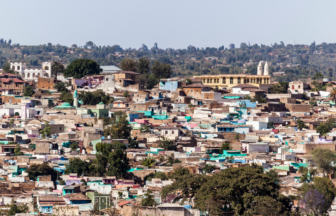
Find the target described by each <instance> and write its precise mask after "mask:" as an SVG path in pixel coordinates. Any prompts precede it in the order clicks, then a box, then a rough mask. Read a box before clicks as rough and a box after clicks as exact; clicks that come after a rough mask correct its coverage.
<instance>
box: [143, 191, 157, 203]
mask: <svg viewBox="0 0 336 216" xmlns="http://www.w3.org/2000/svg"><path fill="white" fill-rule="evenodd" d="M151 192H152V191H150V190H147V192H146V193H145V194H144V195H143V198H142V199H141V206H155V205H156V202H155V201H154V196H153V195H152V194H151Z"/></svg>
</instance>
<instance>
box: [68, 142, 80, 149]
mask: <svg viewBox="0 0 336 216" xmlns="http://www.w3.org/2000/svg"><path fill="white" fill-rule="evenodd" d="M70 148H71V151H76V150H77V149H78V148H79V145H78V143H77V142H73V143H72V144H71V145H70Z"/></svg>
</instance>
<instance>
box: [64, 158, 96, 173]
mask: <svg viewBox="0 0 336 216" xmlns="http://www.w3.org/2000/svg"><path fill="white" fill-rule="evenodd" d="M94 171H95V170H94V168H93V166H92V165H91V163H89V162H86V161H83V160H81V159H80V158H71V159H70V160H69V165H68V166H66V169H65V171H64V173H65V174H70V173H77V175H79V176H81V175H86V176H88V175H93V173H94Z"/></svg>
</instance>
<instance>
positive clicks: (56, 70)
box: [51, 61, 65, 77]
mask: <svg viewBox="0 0 336 216" xmlns="http://www.w3.org/2000/svg"><path fill="white" fill-rule="evenodd" d="M64 71H65V68H64V65H63V64H61V63H59V62H56V61H54V62H53V64H52V65H51V73H52V76H53V77H56V76H57V74H63V73H64Z"/></svg>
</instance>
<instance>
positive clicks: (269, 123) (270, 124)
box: [267, 121, 274, 129]
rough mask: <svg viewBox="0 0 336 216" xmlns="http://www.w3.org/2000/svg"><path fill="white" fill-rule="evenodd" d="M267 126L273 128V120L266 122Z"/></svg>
mask: <svg viewBox="0 0 336 216" xmlns="http://www.w3.org/2000/svg"><path fill="white" fill-rule="evenodd" d="M267 128H271V129H273V128H274V122H272V121H270V122H267Z"/></svg>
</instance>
